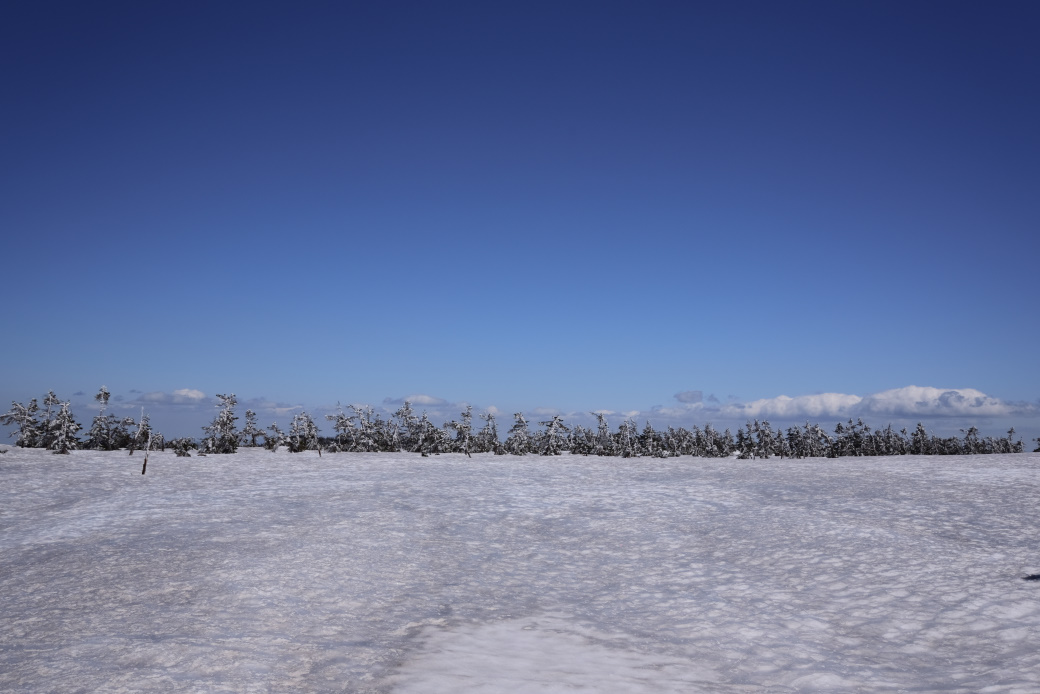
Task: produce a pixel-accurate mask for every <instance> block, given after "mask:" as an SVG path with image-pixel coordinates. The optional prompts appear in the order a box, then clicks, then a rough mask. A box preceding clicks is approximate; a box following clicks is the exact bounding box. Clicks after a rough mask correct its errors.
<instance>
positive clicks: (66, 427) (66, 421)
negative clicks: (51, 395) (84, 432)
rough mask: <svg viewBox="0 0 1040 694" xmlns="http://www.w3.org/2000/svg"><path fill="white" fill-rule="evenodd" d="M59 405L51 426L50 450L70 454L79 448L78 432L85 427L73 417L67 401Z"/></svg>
mask: <svg viewBox="0 0 1040 694" xmlns="http://www.w3.org/2000/svg"><path fill="white" fill-rule="evenodd" d="M59 404H60V409H59V410H58V413H57V415H56V416H55V417H54V421H53V423H52V426H51V434H52V436H51V437H50V445H49V448H50V449H51V450H52V451H54V452H55V453H68V452H69V451H70V450H75V449H76V448H77V447H78V446H79V441H77V440H76V432H78V431H79V430H80V429H82V428H83V427H82V426H80V424H79V423H78V422H76V419H75V418H74V417H73V416H72V412H71V411H70V410H69V403H68V402H67V401H66V402H62V403H59Z"/></svg>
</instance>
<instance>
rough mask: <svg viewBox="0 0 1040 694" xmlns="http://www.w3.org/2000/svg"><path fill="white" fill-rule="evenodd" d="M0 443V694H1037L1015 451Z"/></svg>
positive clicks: (1039, 585)
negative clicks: (423, 453)
mask: <svg viewBox="0 0 1040 694" xmlns="http://www.w3.org/2000/svg"><path fill="white" fill-rule="evenodd" d="M4 448H5V449H7V451H6V453H4V454H3V455H0V557H2V562H0V691H3V692H100V691H103V692H108V693H117V692H197V691H207V692H295V691H299V692H345V691H346V692H402V693H411V692H423V693H431V692H432V693H440V692H503V691H509V692H539V693H541V692H564V691H566V692H572V691H587V692H770V693H773V692H800V691H842V692H928V691H943V692H972V693H977V692H1008V693H1011V692H1021V693H1023V694H1025V693H1029V694H1036V693H1037V692H1040V647H1038V646H1040V581H1031V580H1024V579H1026V577H1028V576H1031V575H1034V574H1040V529H1038V527H1037V526H1038V518H1040V516H1038V511H1040V474H1038V473H1040V454H1028V453H1026V454H1017V455H994V456H972V457H960V456H944V457H929V456H920V457H890V458H889V457H886V458H856V459H839V460H826V459H809V460H776V459H771V460H746V461H745V460H718V459H699V458H672V459H652V458H641V459H621V458H595V457H587V458H586V457H576V456H566V455H565V456H559V457H538V456H525V457H513V456H502V457H496V456H492V455H480V456H474V457H473V458H472V459H470V458H467V457H465V456H464V455H443V456H434V457H430V458H422V457H419V456H417V455H413V454H357V455H355V454H329V453H326V454H325V455H324V456H322V457H319V456H318V454H317V453H316V452H313V451H309V452H304V453H299V454H290V453H286V452H279V453H271V452H269V451H266V450H259V449H255V450H250V449H240V451H239V453H237V454H234V455H210V456H206V457H192V458H178V457H175V456H174V455H173V453H172V452H166V453H153V454H152V455H151V458H150V459H149V462H148V470H147V474H145V475H142V474H141V463H142V454H141V452H140V451H138V452H137V453H135V454H134V455H133V456H132V457H131V456H128V455H127V454H126V451H121V452H112V453H96V452H88V451H74V452H73V453H72V454H71V455H67V456H61V455H52V454H50V453H49V452H46V451H39V450H22V449H17V448H9V447H7V446H4Z"/></svg>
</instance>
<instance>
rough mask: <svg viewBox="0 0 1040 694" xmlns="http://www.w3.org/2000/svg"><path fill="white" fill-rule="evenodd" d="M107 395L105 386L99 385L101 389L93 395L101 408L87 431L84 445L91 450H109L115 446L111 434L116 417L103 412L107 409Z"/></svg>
mask: <svg viewBox="0 0 1040 694" xmlns="http://www.w3.org/2000/svg"><path fill="white" fill-rule="evenodd" d="M109 397H110V393H109V392H108V388H106V387H105V386H101V390H99V391H98V392H97V395H95V396H94V401H95V402H97V403H98V404H99V405H100V408H101V409H100V411H99V412H98V414H97V415H95V416H94V421H93V422H92V423H91V425H90V431H89V432H87V443H86V447H87V448H89V449H91V450H95V451H111V450H114V449H115V447H116V446H115V441H114V440H113V436H112V434H113V431H114V430H115V428H116V418H115V417H113V416H112V415H106V414H105V410H106V409H108V399H109Z"/></svg>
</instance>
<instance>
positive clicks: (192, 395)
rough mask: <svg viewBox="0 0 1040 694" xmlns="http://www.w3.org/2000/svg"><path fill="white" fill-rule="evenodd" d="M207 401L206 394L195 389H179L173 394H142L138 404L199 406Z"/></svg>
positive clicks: (160, 392) (156, 392)
mask: <svg viewBox="0 0 1040 694" xmlns="http://www.w3.org/2000/svg"><path fill="white" fill-rule="evenodd" d="M204 400H206V394H205V393H203V392H202V391H201V390H195V389H194V388H179V389H177V390H175V391H173V392H172V393H164V392H162V391H159V390H157V391H152V392H151V393H142V394H141V395H140V397H138V398H137V402H139V403H142V404H146V405H149V404H150V405H197V404H200V403H202V402H203V401H204Z"/></svg>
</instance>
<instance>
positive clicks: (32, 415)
mask: <svg viewBox="0 0 1040 694" xmlns="http://www.w3.org/2000/svg"><path fill="white" fill-rule="evenodd" d="M39 411H40V405H39V403H37V402H36V398H33V399H32V400H30V401H29V404H28V405H23V404H22V403H20V402H14V401H11V409H10V410H9V411H8V412H7V413H5V414H0V423H2V424H4V425H5V426H12V425H14V426H16V427H18V429H17V431H14V432H11V436H17V437H18V439H17V440H16V441H15V445H16V446H19V447H21V448H36V447H38V446H39V445H40V439H41V431H40V429H41V427H40V422H39V421H37V419H36V413H37V412H39Z"/></svg>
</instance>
